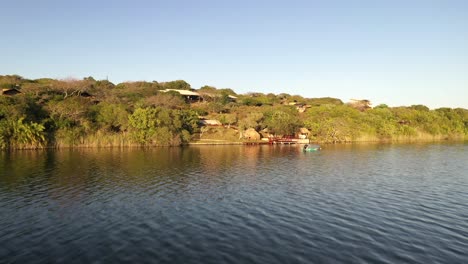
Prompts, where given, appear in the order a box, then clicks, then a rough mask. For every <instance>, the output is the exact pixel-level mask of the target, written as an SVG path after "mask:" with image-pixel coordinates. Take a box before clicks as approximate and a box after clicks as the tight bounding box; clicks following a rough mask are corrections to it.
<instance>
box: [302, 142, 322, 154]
mask: <svg viewBox="0 0 468 264" xmlns="http://www.w3.org/2000/svg"><path fill="white" fill-rule="evenodd" d="M320 149H321V147H320V146H319V145H309V144H305V145H304V148H303V149H302V150H303V151H304V152H312V151H319V150H320Z"/></svg>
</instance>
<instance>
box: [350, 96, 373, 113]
mask: <svg viewBox="0 0 468 264" xmlns="http://www.w3.org/2000/svg"><path fill="white" fill-rule="evenodd" d="M348 105H349V106H351V107H353V108H356V109H358V110H359V111H365V110H367V109H370V108H372V107H371V105H372V103H371V102H370V101H369V100H366V99H364V100H357V99H351V100H350V101H349V103H348Z"/></svg>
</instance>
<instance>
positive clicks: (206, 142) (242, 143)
mask: <svg viewBox="0 0 468 264" xmlns="http://www.w3.org/2000/svg"><path fill="white" fill-rule="evenodd" d="M467 142H468V139H466V138H464V139H434V140H421V139H420V140H382V141H347V142H334V143H333V142H328V143H326V142H322V143H320V142H310V143H307V144H315V145H321V146H332V145H364V144H384V145H387V144H408V145H411V144H420V143H467ZM305 144H306V143H296V142H295V143H273V144H271V143H269V142H265V141H249V142H247V141H223V140H213V141H211V140H204V141H203V142H200V141H192V142H188V143H185V144H181V145H177V146H168V145H165V146H164V145H160V146H158V145H146V146H145V145H135V144H129V145H86V144H82V145H75V146H64V145H62V146H48V147H35V148H7V149H0V153H1V152H9V151H21V150H52V149H55V150H61V149H91V148H95V149H101V148H119V149H122V148H128V149H135V148H140V149H148V148H181V147H190V146H261V145H270V146H297V145H301V146H302V145H305Z"/></svg>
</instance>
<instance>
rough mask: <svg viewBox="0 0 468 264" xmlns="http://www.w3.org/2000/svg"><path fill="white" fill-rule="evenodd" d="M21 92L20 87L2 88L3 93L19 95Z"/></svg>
mask: <svg viewBox="0 0 468 264" xmlns="http://www.w3.org/2000/svg"><path fill="white" fill-rule="evenodd" d="M19 93H21V92H20V91H19V90H18V89H16V88H4V89H2V95H10V96H11V95H17V94H19Z"/></svg>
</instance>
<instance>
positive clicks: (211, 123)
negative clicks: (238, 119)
mask: <svg viewBox="0 0 468 264" xmlns="http://www.w3.org/2000/svg"><path fill="white" fill-rule="evenodd" d="M199 123H200V125H202V126H222V125H223V124H221V122H219V121H218V120H216V119H205V118H200V122H199Z"/></svg>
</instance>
